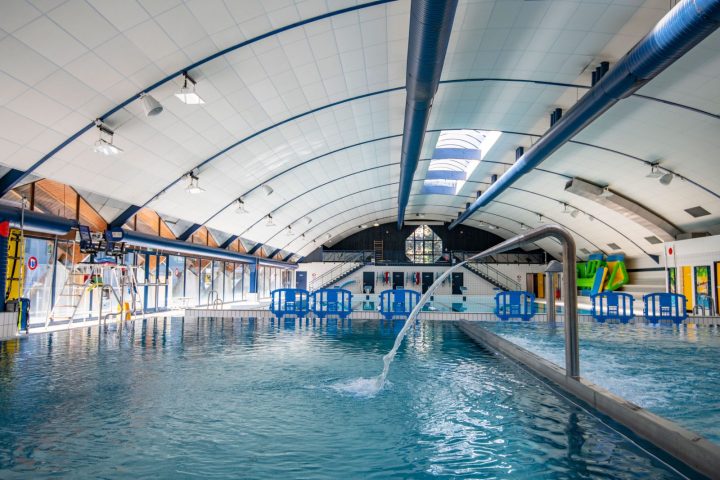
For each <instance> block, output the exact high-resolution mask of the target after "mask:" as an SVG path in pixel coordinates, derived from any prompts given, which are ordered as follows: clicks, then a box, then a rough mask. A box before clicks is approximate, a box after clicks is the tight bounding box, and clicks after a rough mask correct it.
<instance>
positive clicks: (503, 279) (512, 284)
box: [465, 262, 520, 290]
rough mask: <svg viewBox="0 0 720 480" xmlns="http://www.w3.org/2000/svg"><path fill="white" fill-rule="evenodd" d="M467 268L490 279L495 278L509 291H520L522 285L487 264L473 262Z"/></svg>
mask: <svg viewBox="0 0 720 480" xmlns="http://www.w3.org/2000/svg"><path fill="white" fill-rule="evenodd" d="M465 267H467V268H470V269H471V270H472V269H475V270H477V271H478V273H482V274H484V275H486V276H488V277H490V278H493V279H494V280H495V281H497V282H498V283H500V284H501V285H502V286H503V287H505V288H507V289H508V290H520V283H518V282H517V281H515V280H513V279H512V278H510V277H509V276H507V275H505V274H504V273H502V272H501V271H500V270H498V269H496V268H494V267H491V266H490V265H489V264H487V263H480V262H472V263H468V264H466V265H465ZM483 268H484V269H485V270H486V272H483ZM491 272H492V273H491Z"/></svg>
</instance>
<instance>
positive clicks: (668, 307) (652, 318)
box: [643, 293, 688, 325]
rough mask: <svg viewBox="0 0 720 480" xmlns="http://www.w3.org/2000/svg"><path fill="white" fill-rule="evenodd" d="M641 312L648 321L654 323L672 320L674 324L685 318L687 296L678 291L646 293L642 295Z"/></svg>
mask: <svg viewBox="0 0 720 480" xmlns="http://www.w3.org/2000/svg"><path fill="white" fill-rule="evenodd" d="M643 302H645V306H644V308H643V313H644V314H645V318H647V320H648V322H650V323H652V324H656V323H658V322H660V321H662V320H672V321H673V322H674V323H675V324H676V325H679V324H680V323H682V321H683V320H685V319H686V318H687V316H688V315H687V298H685V295H682V294H680V293H648V294H647V295H645V296H643Z"/></svg>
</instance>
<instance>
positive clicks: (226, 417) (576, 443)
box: [0, 318, 677, 479]
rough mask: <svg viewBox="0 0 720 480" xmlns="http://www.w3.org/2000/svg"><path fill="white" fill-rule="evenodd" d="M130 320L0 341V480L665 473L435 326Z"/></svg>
mask: <svg viewBox="0 0 720 480" xmlns="http://www.w3.org/2000/svg"><path fill="white" fill-rule="evenodd" d="M401 325H402V323H401V322H393V323H387V322H373V321H356V320H354V321H352V323H350V322H347V321H346V322H335V321H330V322H327V323H325V322H323V323H319V322H313V321H312V320H311V321H296V320H294V319H292V320H289V321H288V320H286V321H282V322H277V321H271V320H252V319H250V320H248V319H242V320H241V319H235V320H229V319H225V320H221V319H205V320H199V321H189V320H188V321H185V320H183V319H182V318H174V319H156V320H143V321H137V322H134V323H128V324H125V325H124V326H122V327H116V326H113V327H109V328H108V329H105V328H101V327H92V328H87V329H75V330H70V331H66V332H56V333H53V334H43V335H33V336H31V337H29V338H25V339H22V340H18V341H12V342H6V343H4V344H2V352H1V356H0V478H27V477H30V476H31V477H32V478H47V477H53V476H72V477H74V478H98V477H101V478H138V477H141V478H146V477H157V478H198V477H199V478H238V477H243V478H263V479H264V478H273V479H275V478H297V477H304V478H328V479H330V478H332V479H337V478H462V477H467V478H522V479H524V478H529V477H532V478H599V477H604V478H621V479H622V478H655V479H657V478H676V476H677V474H676V473H675V472H674V471H672V470H671V469H669V467H667V466H665V465H664V464H662V463H660V462H659V461H657V460H656V459H655V458H654V457H652V456H651V455H650V454H649V453H647V452H645V451H644V450H641V449H640V448H639V447H638V446H636V445H635V444H633V443H632V442H631V441H629V440H628V439H626V438H624V437H622V436H620V434H618V433H617V432H615V431H614V430H611V429H610V428H609V427H608V426H607V425H605V424H603V423H601V422H600V421H599V420H598V419H596V418H595V417H593V416H591V415H590V414H588V413H587V412H586V411H584V410H582V409H580V408H579V407H577V406H575V405H573V404H571V403H569V401H568V400H566V399H564V398H562V397H560V396H558V395H557V394H556V393H554V392H552V391H551V390H549V389H548V388H547V387H546V386H545V385H544V384H542V383H540V382H539V381H538V380H536V379H535V378H534V377H531V376H530V375H529V374H528V373H527V372H525V371H524V370H523V369H521V368H519V367H518V366H517V365H515V364H513V363H511V362H509V361H507V360H505V359H502V358H500V357H497V356H495V355H493V354H491V353H489V352H488V351H486V350H483V349H481V348H480V347H478V346H477V345H476V344H474V343H472V342H471V341H470V340H469V339H468V338H467V337H465V336H464V334H462V333H461V332H460V331H459V330H457V329H456V328H455V327H454V326H453V325H451V324H448V323H432V322H428V323H426V324H422V325H419V326H417V327H416V328H415V329H414V330H411V331H410V332H409V335H408V338H407V339H406V342H405V343H404V344H403V347H402V348H401V350H400V351H399V353H398V356H397V357H396V359H395V362H394V363H393V366H392V370H391V371H390V376H389V380H390V382H391V384H390V385H388V386H387V387H386V388H385V389H384V390H382V391H380V392H379V393H378V394H377V395H376V396H374V397H370V398H364V397H358V396H355V395H352V394H348V393H344V392H341V391H339V389H338V385H343V384H346V383H347V382H348V381H349V380H352V379H355V378H358V377H369V376H372V375H376V374H378V373H379V371H380V369H381V366H382V361H381V356H382V355H383V354H384V353H386V352H387V351H388V350H389V349H390V347H391V345H392V342H393V340H394V336H395V334H396V333H397V331H398V330H399V328H400V326H401Z"/></svg>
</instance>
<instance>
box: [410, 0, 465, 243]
mask: <svg viewBox="0 0 720 480" xmlns="http://www.w3.org/2000/svg"><path fill="white" fill-rule="evenodd" d="M457 3H458V2H457V0H413V2H412V5H411V7H410V37H409V40H408V55H407V73H406V77H405V78H406V80H405V88H406V90H407V97H406V100H405V125H404V127H403V142H402V155H401V157H400V187H399V194H398V229H400V228H402V225H403V220H404V219H405V208H407V204H408V200H409V198H410V190H411V188H412V183H413V177H414V176H415V170H417V166H418V161H419V160H420V150H421V149H422V144H423V140H424V138H425V130H427V124H428V119H429V118H430V108H431V107H432V101H433V98H434V97H435V92H436V91H437V89H438V85H439V83H440V74H441V73H442V67H443V63H445V54H446V53H447V48H448V41H449V40H450V32H451V31H452V24H453V20H454V18H455V10H456V9H457Z"/></svg>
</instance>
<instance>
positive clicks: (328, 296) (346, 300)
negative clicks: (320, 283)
mask: <svg viewBox="0 0 720 480" xmlns="http://www.w3.org/2000/svg"><path fill="white" fill-rule="evenodd" d="M310 298H311V300H312V302H311V304H312V312H313V313H314V314H315V315H317V316H318V317H319V318H325V317H327V316H329V315H337V316H338V317H340V318H342V319H345V318H347V316H348V315H350V313H351V312H352V293H351V292H350V290H344V289H342V288H321V289H320V290H316V291H314V292H313V293H311V294H310Z"/></svg>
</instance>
